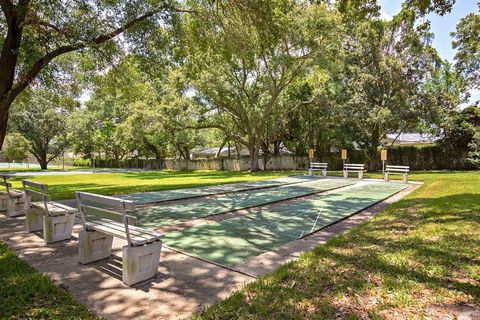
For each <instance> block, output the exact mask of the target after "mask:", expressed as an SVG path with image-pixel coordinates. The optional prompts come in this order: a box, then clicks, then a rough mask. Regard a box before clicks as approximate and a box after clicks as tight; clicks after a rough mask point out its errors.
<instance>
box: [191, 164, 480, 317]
mask: <svg viewBox="0 0 480 320" xmlns="http://www.w3.org/2000/svg"><path fill="white" fill-rule="evenodd" d="M411 179H412V180H423V181H424V182H425V185H424V186H422V187H421V188H420V189H418V190H416V191H415V192H414V193H412V194H410V195H409V196H407V197H406V198H404V199H403V200H401V201H399V202H397V203H395V204H393V205H392V206H390V207H389V208H387V209H386V210H385V211H384V212H382V213H381V214H380V215H378V216H376V217H375V218H374V219H372V220H370V221H369V222H367V223H365V224H363V225H361V226H359V227H357V228H354V229H352V230H351V231H350V232H348V233H346V234H345V235H343V236H338V237H336V238H334V239H332V240H331V241H329V242H328V243H327V244H326V245H323V246H319V247H317V248H316V249H314V250H313V251H311V252H308V253H306V254H304V255H302V256H301V258H300V259H299V260H297V261H294V262H291V263H289V264H287V265H285V266H283V267H281V268H280V269H278V270H277V271H276V272H274V273H272V274H270V275H267V276H265V277H262V278H260V279H258V280H257V281H256V282H254V283H252V284H249V285H247V286H245V287H244V288H243V289H242V290H240V291H238V292H237V293H235V294H233V295H232V296H231V297H229V298H228V299H226V300H225V301H223V302H220V303H218V304H216V305H214V306H213V307H211V308H209V309H207V310H206V311H205V312H204V313H202V314H200V315H198V316H197V317H198V318H199V319H203V318H205V319H212V318H213V319H233V318H244V319H266V318H270V319H340V318H341V319H360V318H361V319H363V318H372V319H382V318H391V319H400V318H401V319H420V318H423V317H424V316H427V315H430V316H431V315H432V314H433V315H434V316H433V317H432V318H439V316H438V314H437V316H435V314H436V313H435V312H440V314H441V313H442V311H440V310H442V309H443V308H446V309H448V308H450V309H449V310H454V309H455V308H458V307H461V306H467V307H473V308H477V310H478V309H479V308H480V232H479V230H480V172H474V173H473V172H470V173H438V174H435V173H422V174H413V175H412V176H411Z"/></svg>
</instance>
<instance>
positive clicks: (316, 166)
mask: <svg viewBox="0 0 480 320" xmlns="http://www.w3.org/2000/svg"><path fill="white" fill-rule="evenodd" d="M327 167H328V164H327V163H324V162H310V166H309V168H308V175H309V176H313V171H322V176H323V177H326V176H327Z"/></svg>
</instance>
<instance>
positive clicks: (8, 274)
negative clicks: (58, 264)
mask: <svg viewBox="0 0 480 320" xmlns="http://www.w3.org/2000/svg"><path fill="white" fill-rule="evenodd" d="M72 318H76V319H94V318H96V317H95V315H94V314H93V313H91V312H90V311H89V310H88V309H87V308H85V307H84V306H83V305H81V304H79V303H78V302H76V301H75V300H74V299H73V298H72V297H71V296H70V295H69V294H68V292H66V291H65V290H63V289H60V288H58V287H56V286H55V285H53V284H52V283H51V282H50V280H49V279H48V277H47V276H45V275H43V274H41V273H39V272H36V271H35V270H34V269H33V268H32V267H30V266H29V265H28V264H27V263H25V262H23V261H22V260H21V259H20V258H18V257H17V256H16V255H15V254H14V253H13V252H12V251H11V250H10V249H8V248H7V246H6V245H5V244H4V243H2V242H1V241H0V319H72Z"/></svg>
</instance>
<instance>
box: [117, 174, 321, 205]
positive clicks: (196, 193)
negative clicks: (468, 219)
mask: <svg viewBox="0 0 480 320" xmlns="http://www.w3.org/2000/svg"><path fill="white" fill-rule="evenodd" d="M316 179H319V178H318V177H314V176H292V177H285V178H276V179H268V180H261V181H253V182H241V183H232V184H223V185H215V186H207V187H198V188H183V189H175V190H163V191H152V192H143V193H132V194H127V195H121V196H116V197H117V198H120V199H124V200H131V201H135V202H136V203H138V204H148V203H157V202H158V203H160V202H165V201H172V200H181V199H189V198H196V197H205V196H212V195H218V194H224V193H231V192H239V191H246V190H255V189H263V188H270V187H277V186H282V185H288V184H295V183H301V182H306V181H311V180H316Z"/></svg>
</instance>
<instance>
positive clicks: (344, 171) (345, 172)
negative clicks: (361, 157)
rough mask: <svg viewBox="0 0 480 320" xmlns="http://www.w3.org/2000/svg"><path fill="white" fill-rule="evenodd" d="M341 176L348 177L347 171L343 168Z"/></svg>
mask: <svg viewBox="0 0 480 320" xmlns="http://www.w3.org/2000/svg"><path fill="white" fill-rule="evenodd" d="M343 177H344V178H345V179H347V178H348V171H347V170H343Z"/></svg>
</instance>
